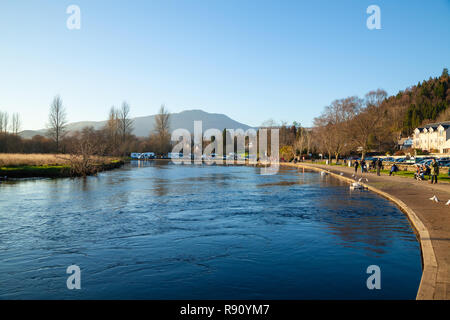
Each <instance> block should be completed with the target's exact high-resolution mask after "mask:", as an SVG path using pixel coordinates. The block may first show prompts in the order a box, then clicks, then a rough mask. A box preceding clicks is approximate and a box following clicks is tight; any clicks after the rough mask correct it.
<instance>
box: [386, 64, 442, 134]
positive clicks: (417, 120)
mask: <svg viewBox="0 0 450 320" xmlns="http://www.w3.org/2000/svg"><path fill="white" fill-rule="evenodd" d="M383 104H384V107H386V108H387V109H388V110H391V111H395V113H396V115H397V117H398V118H397V119H398V120H399V121H398V123H397V124H396V126H397V129H398V130H399V131H402V133H403V134H404V135H409V134H411V133H412V131H413V130H414V129H415V128H416V127H419V126H421V125H424V124H427V123H431V122H436V121H448V120H450V108H449V106H450V77H449V74H448V69H447V68H445V69H444V70H443V72H442V75H441V76H440V77H436V78H430V79H429V80H426V81H423V82H422V83H420V82H419V83H418V84H417V85H415V86H412V87H410V88H408V89H406V90H404V91H400V92H399V93H398V94H397V95H395V96H391V97H389V98H387V99H386V100H385V101H384V103H383Z"/></svg>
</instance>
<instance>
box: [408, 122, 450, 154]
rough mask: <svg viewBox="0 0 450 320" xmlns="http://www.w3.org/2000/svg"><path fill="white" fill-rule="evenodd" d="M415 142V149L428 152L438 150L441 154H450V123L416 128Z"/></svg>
mask: <svg viewBox="0 0 450 320" xmlns="http://www.w3.org/2000/svg"><path fill="white" fill-rule="evenodd" d="M413 141H414V143H413V147H414V148H416V149H422V150H427V151H430V150H432V149H436V150H438V151H439V152H440V153H450V121H447V122H439V123H431V124H427V125H426V126H423V127H421V128H416V129H415V130H414V135H413Z"/></svg>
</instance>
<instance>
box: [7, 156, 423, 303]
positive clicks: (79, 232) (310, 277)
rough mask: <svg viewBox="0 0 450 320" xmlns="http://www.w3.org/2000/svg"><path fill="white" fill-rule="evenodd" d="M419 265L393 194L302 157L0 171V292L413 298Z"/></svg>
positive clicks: (28, 295) (22, 295)
mask: <svg viewBox="0 0 450 320" xmlns="http://www.w3.org/2000/svg"><path fill="white" fill-rule="evenodd" d="M70 265H77V266H79V267H80V269H81V290H68V289H67V286H66V280H67V277H68V276H69V275H68V274H66V269H67V267H68V266H70ZM370 265H377V266H379V267H380V271H381V289H380V290H376V289H374V290H369V289H368V288H367V285H366V280H367V278H368V277H369V276H370V274H367V272H366V270H367V267H368V266H370ZM421 273H422V270H421V257H420V246H419V243H418V241H417V239H416V237H415V235H414V233H413V231H412V229H411V226H410V225H409V223H408V220H407V219H406V217H405V216H404V215H403V214H402V212H401V211H400V210H399V209H398V208H397V207H396V206H395V205H393V204H392V203H390V202H389V201H388V200H386V199H384V198H381V197H380V196H378V195H376V194H373V193H371V192H368V191H351V190H349V187H348V185H347V184H345V183H343V182H341V181H339V180H336V179H334V178H332V177H329V176H325V177H322V176H320V175H319V174H318V173H315V172H309V171H303V170H301V169H295V168H281V169H280V172H279V173H278V174H276V175H273V176H263V175H260V174H259V169H257V168H254V167H244V166H228V167H227V166H207V165H203V166H194V165H192V166H185V165H174V164H169V163H154V162H145V163H143V162H139V163H138V162H133V163H131V164H130V165H127V166H126V167H124V168H122V169H119V170H114V171H110V172H103V173H100V174H99V175H98V176H97V177H88V178H85V179H83V178H77V179H42V180H26V181H9V182H2V183H1V184H0V299H414V298H415V296H416V293H417V289H418V286H419V282H420V277H421Z"/></svg>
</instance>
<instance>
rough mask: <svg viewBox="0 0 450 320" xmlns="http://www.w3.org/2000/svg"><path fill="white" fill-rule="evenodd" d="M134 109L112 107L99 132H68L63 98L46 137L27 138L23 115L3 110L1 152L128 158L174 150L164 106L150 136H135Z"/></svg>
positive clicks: (54, 102)
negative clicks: (144, 153) (22, 122)
mask: <svg viewBox="0 0 450 320" xmlns="http://www.w3.org/2000/svg"><path fill="white" fill-rule="evenodd" d="M130 113H131V107H130V105H129V104H128V103H127V102H126V101H124V102H123V103H122V105H121V106H120V107H115V106H112V107H111V109H110V110H109V114H108V120H107V121H106V124H105V125H104V126H103V127H102V128H100V129H98V130H96V129H94V128H93V127H92V126H88V127H85V128H83V129H82V130H79V131H75V132H73V131H69V130H68V118H67V112H66V107H65V106H64V104H63V100H62V98H61V97H60V96H59V95H57V96H55V97H54V98H53V100H52V102H51V104H50V108H49V115H48V122H47V124H46V127H47V129H46V133H45V135H35V136H34V137H32V138H31V139H23V138H22V137H21V136H20V135H19V133H20V128H21V120H20V115H19V114H18V113H14V114H13V115H12V117H11V121H10V117H9V115H8V114H7V113H6V112H1V111H0V152H2V153H69V154H90V155H108V156H125V155H128V154H129V153H130V152H146V151H149V150H150V151H153V152H156V153H157V154H166V153H167V152H169V151H170V148H171V143H170V133H169V126H170V113H169V111H168V110H167V108H166V107H165V106H164V105H162V106H161V107H160V109H159V112H158V114H157V115H156V117H155V130H153V131H152V132H149V135H148V137H136V136H135V135H133V133H132V132H133V120H132V119H131V116H130Z"/></svg>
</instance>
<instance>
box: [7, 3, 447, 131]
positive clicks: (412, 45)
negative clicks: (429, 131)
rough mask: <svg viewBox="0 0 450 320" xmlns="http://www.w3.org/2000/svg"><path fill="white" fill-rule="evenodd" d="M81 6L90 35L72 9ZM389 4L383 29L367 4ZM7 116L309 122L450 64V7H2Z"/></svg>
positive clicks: (31, 124) (28, 125)
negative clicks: (56, 107)
mask: <svg viewBox="0 0 450 320" xmlns="http://www.w3.org/2000/svg"><path fill="white" fill-rule="evenodd" d="M71 4H76V5H78V6H79V7H80V9H81V30H68V29H67V28H66V20H67V18H68V16H69V15H68V14H66V8H67V7H68V6H69V5H71ZM371 4H376V5H378V6H379V7H380V9H381V26H382V29H381V30H369V29H367V27H366V19H367V18H368V16H369V15H368V14H367V13H366V8H367V7H368V6H369V5H371ZM0 36H1V47H0V70H1V71H0V110H2V111H7V112H9V113H13V112H19V113H20V114H21V117H22V122H23V125H22V127H23V129H39V128H43V127H44V126H45V123H46V121H47V116H48V108H49V104H50V102H51V100H52V98H53V96H55V95H56V94H60V95H61V96H62V98H63V101H64V104H65V106H66V108H67V112H68V118H69V120H70V121H71V122H74V121H82V120H104V119H105V118H106V117H107V113H108V110H109V108H110V107H111V105H119V104H120V103H121V102H122V101H123V100H127V101H128V102H129V104H130V105H131V108H132V115H133V116H145V115H150V114H154V113H156V112H157V109H158V108H159V106H160V104H162V103H164V104H166V106H167V107H168V108H169V110H170V111H172V112H178V111H182V110H185V109H203V110H205V111H207V112H216V113H224V114H227V115H228V116H230V117H232V118H233V119H235V120H238V121H241V122H244V123H246V124H249V125H252V126H257V125H260V124H261V123H262V122H263V121H265V120H267V119H274V120H277V121H287V122H290V123H291V122H293V121H297V122H300V123H302V124H303V125H305V126H309V125H311V124H312V120H313V118H314V117H316V116H318V115H319V114H320V112H321V110H322V108H323V107H324V106H325V105H327V104H329V103H330V102H331V101H332V100H334V99H336V98H342V97H346V96H349V95H360V96H363V95H364V94H365V93H366V92H368V91H370V90H372V89H377V88H383V89H385V90H386V91H387V92H388V93H389V94H395V93H397V92H398V90H402V89H404V88H406V87H408V86H410V85H413V84H416V83H417V82H418V81H421V80H424V79H428V78H429V77H430V76H438V75H440V74H441V72H442V69H443V68H444V67H450V40H449V39H450V1H449V0H436V1H399V0H397V1H393V0H389V1H379V0H373V1H364V0H352V1H351V0H340V1H336V0H335V1H320V0H319V1H300V0H292V1H288V0H278V1H275V0H272V1H266V0H258V1H256V0H226V1H225V0H164V1H162V0H161V1H156V0H146V1H138V0H133V1H111V0H109V1H103V0H95V1H92V0H89V1H84V0H72V1H57V0H40V1H32V0H30V1H23V0H2V1H1V3H0Z"/></svg>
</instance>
